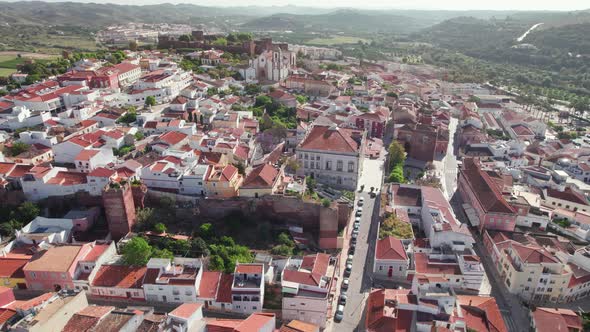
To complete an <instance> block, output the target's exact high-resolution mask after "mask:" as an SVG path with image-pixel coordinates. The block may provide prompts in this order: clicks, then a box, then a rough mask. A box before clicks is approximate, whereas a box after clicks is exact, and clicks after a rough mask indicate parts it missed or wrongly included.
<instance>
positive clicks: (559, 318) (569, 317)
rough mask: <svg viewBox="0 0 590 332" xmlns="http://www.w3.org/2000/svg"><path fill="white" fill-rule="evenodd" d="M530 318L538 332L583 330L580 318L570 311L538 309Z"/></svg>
mask: <svg viewBox="0 0 590 332" xmlns="http://www.w3.org/2000/svg"><path fill="white" fill-rule="evenodd" d="M532 316H533V320H534V322H535V327H536V328H537V331H538V332H554V331H574V330H575V329H577V330H578V331H582V330H583V326H582V318H581V317H580V316H578V315H577V314H576V313H575V312H574V311H572V310H570V309H556V308H541V307H539V308H537V309H536V310H535V311H533V313H532Z"/></svg>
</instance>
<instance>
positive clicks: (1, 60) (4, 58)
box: [0, 51, 56, 77]
mask: <svg viewBox="0 0 590 332" xmlns="http://www.w3.org/2000/svg"><path fill="white" fill-rule="evenodd" d="M19 55H20V56H19ZM55 58H56V56H55V55H52V54H43V53H28V52H16V51H5V52H0V77H6V76H9V75H10V74H12V73H14V72H16V67H17V65H19V64H21V63H23V62H25V61H26V60H27V59H35V61H50V60H52V59H55Z"/></svg>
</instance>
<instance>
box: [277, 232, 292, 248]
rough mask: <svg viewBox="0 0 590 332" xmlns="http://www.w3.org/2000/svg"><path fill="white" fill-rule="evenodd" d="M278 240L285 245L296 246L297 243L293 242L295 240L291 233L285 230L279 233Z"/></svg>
mask: <svg viewBox="0 0 590 332" xmlns="http://www.w3.org/2000/svg"><path fill="white" fill-rule="evenodd" d="M277 241H278V242H279V243H280V244H284V245H287V246H294V245H295V243H294V242H293V240H291V237H290V236H289V234H287V233H284V232H283V233H281V234H279V237H278V238H277Z"/></svg>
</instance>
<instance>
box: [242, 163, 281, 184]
mask: <svg viewBox="0 0 590 332" xmlns="http://www.w3.org/2000/svg"><path fill="white" fill-rule="evenodd" d="M278 175H279V170H278V169H276V168H275V167H274V166H272V165H269V164H263V165H260V166H257V167H255V168H254V169H253V170H252V171H251V172H250V174H248V176H247V177H246V179H245V180H244V184H242V188H269V187H272V186H273V185H274V183H275V182H276V179H277V176H278Z"/></svg>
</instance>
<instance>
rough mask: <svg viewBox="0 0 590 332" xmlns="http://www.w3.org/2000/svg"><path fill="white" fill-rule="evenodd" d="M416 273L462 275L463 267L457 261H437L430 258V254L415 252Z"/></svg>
mask: <svg viewBox="0 0 590 332" xmlns="http://www.w3.org/2000/svg"><path fill="white" fill-rule="evenodd" d="M414 259H415V263H416V273H420V274H429V275H433V274H439V275H447V274H450V275H461V269H460V268H459V266H458V265H457V264H456V263H453V262H445V261H437V260H433V259H429V258H428V254H425V253H415V254H414Z"/></svg>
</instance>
